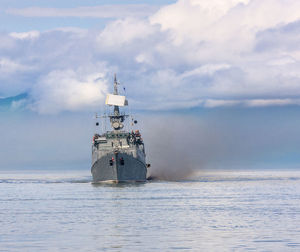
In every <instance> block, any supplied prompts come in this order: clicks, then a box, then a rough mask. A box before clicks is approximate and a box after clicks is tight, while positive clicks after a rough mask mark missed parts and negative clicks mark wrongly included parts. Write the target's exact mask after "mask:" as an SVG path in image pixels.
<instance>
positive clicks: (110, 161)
mask: <svg viewBox="0 0 300 252" xmlns="http://www.w3.org/2000/svg"><path fill="white" fill-rule="evenodd" d="M118 85H119V83H118V82H117V78H116V75H115V78H114V92H113V94H108V95H107V97H106V102H105V104H106V105H108V106H113V112H112V113H111V114H109V115H107V116H102V118H105V117H106V118H109V121H110V126H111V128H112V130H111V131H105V132H104V133H102V134H95V135H94V137H93V146H92V168H91V172H92V175H93V182H103V181H112V182H127V181H146V179H147V168H148V167H149V166H150V165H147V164H146V154H145V147H144V142H143V139H142V137H141V134H140V132H139V130H135V131H133V130H132V131H128V130H127V131H126V130H123V128H124V122H125V119H126V118H127V117H128V116H129V115H126V114H125V113H121V112H120V107H123V106H127V105H128V102H127V100H126V97H125V96H122V95H119V92H118ZM134 122H136V121H134Z"/></svg>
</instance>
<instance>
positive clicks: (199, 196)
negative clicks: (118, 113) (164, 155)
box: [0, 171, 300, 251]
mask: <svg viewBox="0 0 300 252" xmlns="http://www.w3.org/2000/svg"><path fill="white" fill-rule="evenodd" d="M90 181H91V177H90V176H89V171H85V172H78V171H74V172H68V173H65V172H60V173H59V172H51V173H46V172H41V171H40V172H38V171H36V172H27V173H25V172H20V171H19V172H0V223H1V225H0V251H64V250H65V251H96V250H97V251H200V250H201V251H247V250H258V251H300V172H299V171H297V172H295V171H293V172H292V171H289V172H278V171H268V172H264V171H255V172H214V173H204V174H199V176H198V177H197V179H196V180H195V181H181V182H167V181H152V182H147V183H143V184H121V185H97V186H96V185H92V184H91V183H90Z"/></svg>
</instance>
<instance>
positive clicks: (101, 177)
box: [91, 152, 147, 183]
mask: <svg viewBox="0 0 300 252" xmlns="http://www.w3.org/2000/svg"><path fill="white" fill-rule="evenodd" d="M112 158H113V159H114V162H113V163H112V164H111V162H110V161H111V159H112ZM121 158H122V159H123V161H124V162H121V161H120V160H121ZM91 172H92V175H93V182H94V183H97V182H103V181H113V182H128V181H146V179H147V168H146V164H145V163H144V162H142V161H141V160H139V159H138V158H135V157H133V156H132V155H129V154H127V153H126V152H124V153H122V152H120V153H117V154H115V153H114V152H111V153H108V154H107V155H104V156H102V157H101V158H99V159H97V161H96V162H95V163H94V164H93V166H92V169H91Z"/></svg>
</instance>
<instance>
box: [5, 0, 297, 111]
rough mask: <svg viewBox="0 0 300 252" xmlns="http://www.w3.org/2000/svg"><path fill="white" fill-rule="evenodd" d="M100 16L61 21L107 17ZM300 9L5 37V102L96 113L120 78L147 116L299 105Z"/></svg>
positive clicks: (227, 11) (263, 4) (151, 19)
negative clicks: (19, 98)
mask: <svg viewBox="0 0 300 252" xmlns="http://www.w3.org/2000/svg"><path fill="white" fill-rule="evenodd" d="M97 8H98V7H97ZM97 8H92V7H87V8H84V9H82V8H81V9H75V10H74V9H72V10H69V9H67V10H60V12H58V14H57V15H58V16H59V15H64V16H76V15H79V14H80V13H82V14H81V15H82V16H83V17H86V16H89V15H90V16H93V15H95V16H96V14H97V13H98V11H99V13H98V14H97V15H99V17H100V16H101V15H102V14H103V10H104V9H105V8H104V9H103V8H102V7H101V8H102V10H101V11H100V10H98V9H97ZM99 8H100V7H99ZM122 8H123V7H122ZM124 8H125V7H124ZM130 8H131V7H130ZM132 8H133V9H134V8H135V7H132ZM299 9H300V2H299V1H298V0H287V1H284V2H283V1H280V0H266V1H260V0H224V1H217V0H212V1H204V0H178V1H177V2H176V3H174V4H171V5H166V6H164V7H162V8H160V9H159V10H158V11H156V12H155V13H153V12H151V11H150V12H151V13H153V14H149V13H150V12H149V13H148V14H147V15H148V16H147V17H144V15H146V14H145V12H144V14H143V17H141V16H139V15H138V14H134V15H131V14H130V13H135V12H134V11H131V12H130V11H129V12H130V13H129V12H126V11H125V12H124V13H123V14H124V15H123V14H122V15H120V16H119V15H115V16H118V18H116V19H114V20H112V21H111V22H109V23H108V24H107V25H106V26H105V27H104V28H103V29H101V30H82V29H77V28H58V29H55V30H51V31H45V32H35V31H29V32H27V33H10V34H6V35H5V34H0V36H2V37H3V40H0V55H1V57H0V58H1V60H2V61H0V62H2V63H1V64H2V65H3V66H2V70H1V69H0V74H1V75H2V76H1V75H0V79H3V76H4V75H5V76H10V79H9V78H6V79H5V80H6V81H5V82H3V83H4V84H2V86H1V87H0V94H11V95H15V94H17V92H18V91H19V92H21V91H24V89H26V90H27V92H28V93H29V96H28V97H30V103H31V106H30V107H31V108H34V109H35V110H36V111H39V112H40V113H54V112H60V111H63V110H72V111H74V110H80V109H81V108H85V109H87V108H90V109H92V108H93V107H94V106H95V104H96V103H97V104H100V103H101V102H102V101H103V95H102V93H103V92H105V91H106V90H107V88H108V85H109V84H108V83H109V82H111V79H112V78H111V76H112V74H113V73H114V72H117V73H118V74H119V79H120V81H121V83H123V84H125V85H126V87H127V90H128V92H129V95H130V97H129V98H130V100H131V104H133V105H134V106H138V107H139V108H142V109H153V110H160V109H177V108H191V107H198V106H203V107H208V108H211V107H219V106H246V107H252V106H274V105H275V106H283V105H299V99H300V74H299V73H300V71H299V69H300V63H299V62H300V46H299V45H300V36H299V32H300V12H299V11H298V10H299ZM20 11H25V12H24V13H25V14H26V13H28V14H26V15H34V14H33V12H35V13H36V12H37V9H25V10H20ZM31 11H33V12H32V13H31ZM43 11H46V9H44V10H43ZM47 11H50V12H49V13H48V12H46V14H47V13H48V14H47V15H48V16H49V15H54V14H53V13H54V12H53V10H51V9H47ZM64 12H65V13H64ZM10 13H14V14H17V15H23V14H24V13H23V14H22V13H21V12H20V13H17V12H15V11H12V10H10ZM30 13H31V14H30ZM51 13H52V14H51ZM76 13H77V14H76ZM78 13H79V14H78ZM88 13H90V14H88ZM93 13H94V14H93ZM95 13H96V14H95ZM101 13H102V14H101ZM107 13H108V14H107V15H111V16H114V15H112V14H111V12H108V11H107ZM25 14H24V15H25ZM44 14H45V13H44ZM46 14H45V15H46ZM115 14H116V13H115ZM47 15H46V16H47ZM103 15H104V14H103ZM103 15H102V16H101V17H105V16H103ZM41 16H42V14H41ZM1 41H6V42H5V44H4V45H1V43H4V42H1ZM99 64H100V65H99ZM21 66H30V67H31V69H35V70H33V71H25V70H24V69H23V71H20V69H21ZM103 66H105V67H103ZM80 69H89V70H84V71H83V70H80ZM1 71H2V72H1ZM82 71H83V72H82ZM8 73H9V74H8ZM17 73H18V74H17ZM97 74H99V76H101V81H95V80H96V79H97V77H95V76H97ZM13 77H14V81H12V79H13ZM20 83H21V84H20ZM12 86H15V88H11V87H12ZM7 90H9V92H8V91H7ZM95 93H97V95H95Z"/></svg>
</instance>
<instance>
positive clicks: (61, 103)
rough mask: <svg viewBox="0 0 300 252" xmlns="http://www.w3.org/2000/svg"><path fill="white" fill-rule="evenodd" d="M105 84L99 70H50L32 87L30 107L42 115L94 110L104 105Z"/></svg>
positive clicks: (103, 76)
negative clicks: (92, 108) (64, 111)
mask: <svg viewBox="0 0 300 252" xmlns="http://www.w3.org/2000/svg"><path fill="white" fill-rule="evenodd" d="M106 82H107V80H106V79H105V72H104V73H102V72H100V68H99V71H95V70H94V71H90V70H88V69H86V68H79V69H76V71H74V70H72V69H65V70H56V71H52V72H50V73H49V74H47V75H46V76H44V77H42V78H41V80H40V81H39V82H38V84H37V85H36V86H35V87H34V90H33V92H32V93H31V95H32V98H33V99H34V103H33V104H32V108H33V109H34V110H37V111H38V112H39V113H42V114H43V113H47V114H49V113H51V114H52V113H57V112H60V111H61V110H69V111H81V110H84V109H86V107H89V108H90V107H94V108H95V109H96V108H97V106H100V105H101V102H102V103H103V102H104V97H105V94H106V93H107V88H106Z"/></svg>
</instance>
